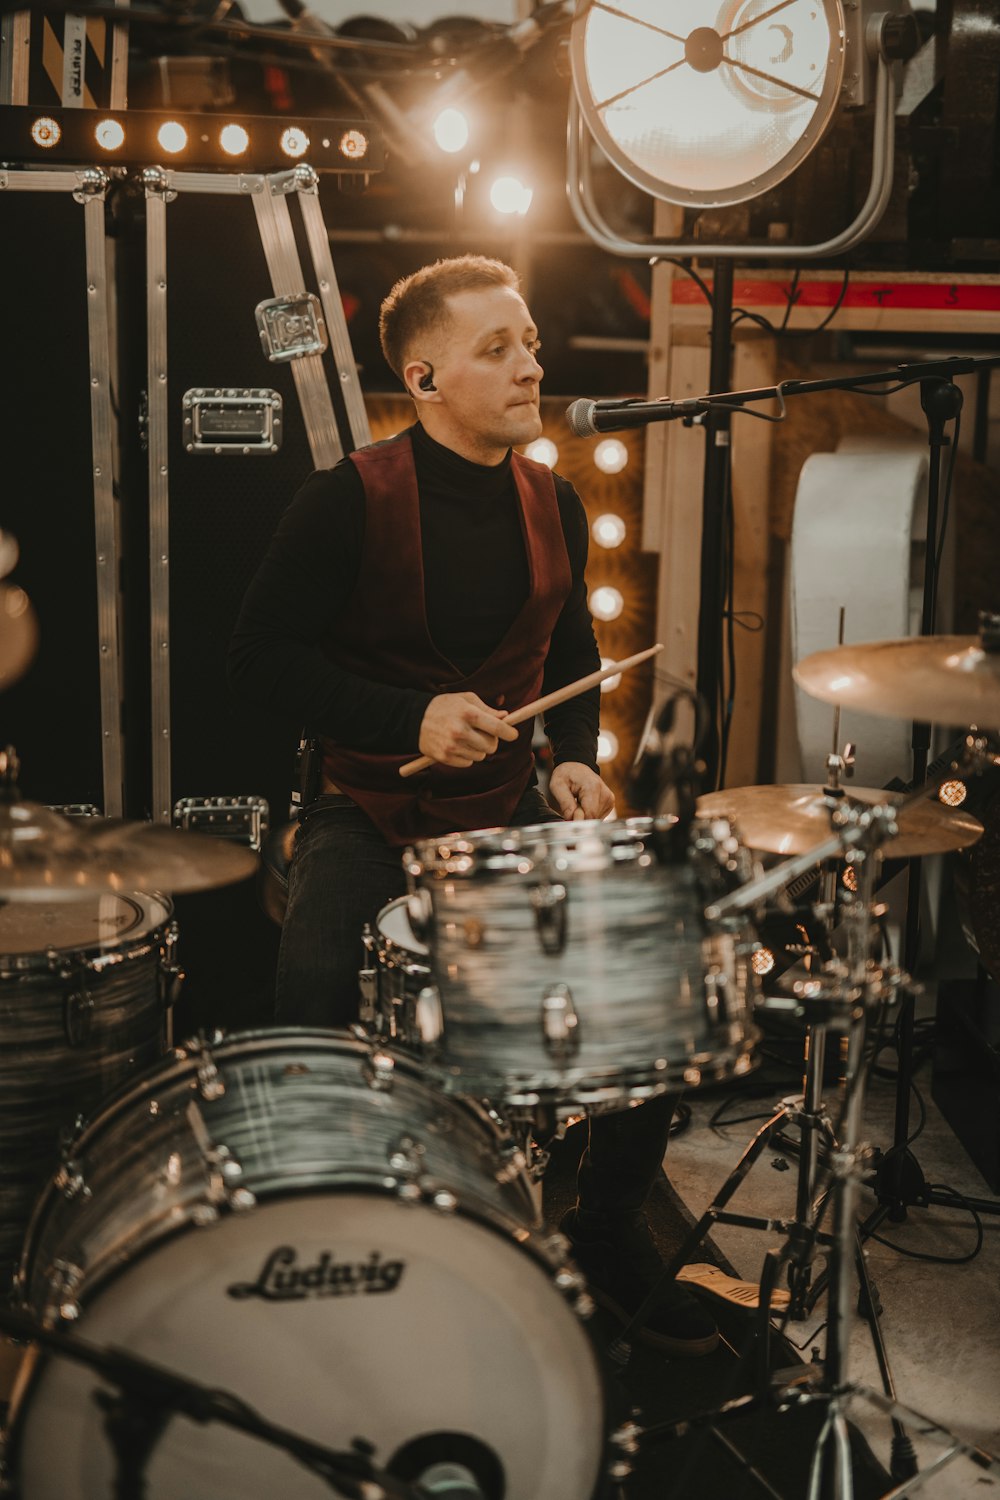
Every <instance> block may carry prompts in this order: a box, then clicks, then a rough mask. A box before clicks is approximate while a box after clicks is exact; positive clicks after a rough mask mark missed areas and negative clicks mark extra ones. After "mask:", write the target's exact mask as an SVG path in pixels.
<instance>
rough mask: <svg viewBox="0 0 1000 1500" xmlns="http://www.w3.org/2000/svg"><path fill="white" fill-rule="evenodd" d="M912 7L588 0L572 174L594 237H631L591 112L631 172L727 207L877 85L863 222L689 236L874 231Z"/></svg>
mask: <svg viewBox="0 0 1000 1500" xmlns="http://www.w3.org/2000/svg"><path fill="white" fill-rule="evenodd" d="M915 46H916V27H915V22H914V20H913V17H912V16H911V15H910V13H909V9H908V7H906V8H902V7H900V6H899V5H896V4H889V5H886V4H884V3H883V4H881V5H878V6H876V0H861V3H859V4H853V5H851V6H850V7H847V6H845V5H844V4H842V3H841V0H725V3H722V4H718V3H716V0H711V3H706V0H675V3H673V4H671V5H669V6H664V5H662V4H661V3H659V0H583V3H582V4H581V5H580V6H579V8H578V10H577V13H576V17H575V19H574V22H573V28H572V35H571V42H570V53H571V58H572V67H573V82H574V93H573V98H572V100H571V105H570V131H569V135H570V162H569V167H570V170H569V188H570V198H571V202H572V204H573V208H574V211H575V212H576V214H577V217H578V219H580V221H581V223H582V224H583V227H584V228H585V229H586V230H587V232H588V234H590V235H591V237H592V238H594V239H596V240H597V241H598V243H601V244H603V245H604V246H605V248H607V249H610V250H613V251H615V252H616V253H618V254H636V255H649V254H651V253H655V252H656V250H657V248H658V247H657V246H652V245H650V244H648V243H647V244H642V245H640V244H638V243H637V242H633V241H628V240H622V239H621V238H619V237H618V236H616V235H615V234H614V232H613V231H612V230H611V229H609V227H608V225H607V224H606V223H605V221H604V220H603V218H602V216H601V213H600V210H599V209H598V208H597V205H596V203H595V200H594V195H593V186H592V181H591V176H590V163H589V157H590V152H589V151H588V149H587V147H586V143H585V141H584V139H583V135H584V126H586V128H587V129H589V131H590V134H591V136H592V137H593V140H594V141H595V142H596V143H597V145H598V146H599V147H600V149H601V151H602V152H603V153H604V155H605V156H606V157H607V158H608V160H609V161H610V162H611V163H612V164H613V165H614V166H615V167H616V168H617V170H618V171H619V172H620V173H621V174H622V175H623V176H624V177H627V178H628V179H629V181H630V182H633V183H635V184H636V186H637V187H640V188H642V189H643V190H644V191H645V192H647V193H650V194H651V195H652V196H653V197H656V198H662V199H664V200H665V201H666V202H668V203H676V204H679V205H682V206H684V207H687V208H708V207H726V206H729V205H732V204H736V203H743V202H745V201H747V200H748V199H751V198H756V197H758V196H760V194H762V193H764V192H766V191H768V190H769V189H771V188H773V187H774V186H775V184H777V183H779V182H781V181H782V180H783V179H784V178H785V177H787V176H788V175H789V174H790V173H791V172H793V171H794V170H795V168H796V167H797V166H799V165H800V163H801V162H802V161H804V159H805V158H806V157H807V156H808V155H809V153H810V152H811V151H813V150H814V149H815V147H816V146H817V144H818V143H819V141H820V140H821V139H822V136H823V134H824V132H825V131H826V130H827V128H828V127H829V126H830V124H831V123H832V122H833V120H834V118H835V116H836V114H837V112H838V110H839V109H840V108H842V107H848V106H853V107H858V106H862V105H865V104H867V103H869V101H870V100H871V99H872V98H874V115H875V119H874V130H873V140H872V174H871V182H870V188H869V193H868V196H867V199H866V201H865V204H864V205H863V207H862V209H861V210H860V211H859V213H858V215H857V217H856V219H855V220H854V222H853V223H852V224H851V225H849V226H848V227H847V229H845V230H844V231H843V233H842V234H840V235H838V237H837V238H836V239H835V240H831V241H828V242H827V243H825V244H822V245H810V246H802V245H795V246H790V245H780V244H777V245H776V244H775V243H773V242H769V243H767V244H766V245H762V246H757V247H754V246H748V245H745V244H744V245H737V244H733V243H728V244H725V245H708V244H705V243H704V242H701V241H699V242H698V243H697V244H694V245H691V246H690V247H688V246H680V245H679V244H677V243H671V244H670V246H669V250H670V252H671V253H674V254H676V253H677V251H678V249H684V250H688V249H689V250H690V251H691V252H692V253H693V252H694V251H695V250H697V251H698V252H699V253H700V254H702V255H737V254H738V255H739V256H740V257H741V258H742V257H745V256H747V255H748V254H749V255H752V254H754V253H757V254H761V255H766V256H767V257H768V258H774V257H776V256H784V257H795V258H796V259H801V258H802V257H804V256H819V255H823V256H829V255H831V254H836V253H838V252H840V251H843V250H845V249H848V248H849V247H850V246H851V245H853V244H856V243H857V242H858V241H859V240H860V239H862V238H863V237H864V236H865V235H866V234H868V233H869V232H870V231H871V230H872V229H873V228H874V226H875V224H876V223H877V222H878V220H879V218H880V217H881V215H882V214H883V213H884V211H885V207H886V204H887V203H888V200H889V193H890V191H891V187H892V166H893V162H892V147H893V123H894V117H895V106H896V97H897V81H896V79H895V76H894V62H895V61H896V60H898V59H902V58H906V57H909V56H910V55H912V52H913V51H914V50H915Z"/></svg>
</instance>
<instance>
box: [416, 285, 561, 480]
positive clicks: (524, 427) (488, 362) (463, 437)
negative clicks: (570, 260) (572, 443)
mask: <svg viewBox="0 0 1000 1500" xmlns="http://www.w3.org/2000/svg"><path fill="white" fill-rule="evenodd" d="M448 306H449V309H450V311H451V318H450V320H449V322H448V324H447V326H446V327H445V328H444V329H442V330H441V332H440V333H438V334H436V335H434V337H433V338H432V339H431V340H430V347H429V348H428V351H427V353H426V355H425V356H424V357H425V358H426V361H427V363H429V364H432V365H433V367H434V377H433V378H434V385H435V387H436V392H435V393H434V394H435V395H436V397H437V400H436V401H432V402H430V403H427V404H424V403H421V404H420V405H419V406H418V412H419V414H420V417H421V420H422V421H423V423H424V425H425V427H426V428H427V430H428V431H429V432H430V433H431V436H432V437H435V438H436V439H437V440H438V441H439V442H443V443H445V444H447V446H449V447H451V448H454V449H455V451H456V452H458V453H461V454H462V455H463V456H464V457H466V458H470V459H472V460H473V462H475V463H486V464H493V463H499V462H500V461H501V459H502V458H503V457H504V455H505V453H506V452H507V449H508V448H512V447H517V446H519V445H520V444H522V443H530V442H531V441H532V440H533V439H534V438H536V437H538V436H539V434H540V433H541V430H542V420H541V416H540V415H539V410H538V398H539V386H540V383H541V379H542V367H541V365H540V364H539V363H538V360H537V358H536V357H535V356H536V354H537V351H538V349H539V341H538V330H537V329H536V327H535V325H534V323H533V322H532V319H531V314H530V313H529V312H528V309H527V307H526V306H525V304H524V301H523V299H522V298H521V296H520V295H519V294H518V293H517V292H515V291H514V290H513V288H511V287H505V286H498V287H485V288H483V290H481V291H475V292H460V293H458V294H457V295H456V296H453V297H449V298H448Z"/></svg>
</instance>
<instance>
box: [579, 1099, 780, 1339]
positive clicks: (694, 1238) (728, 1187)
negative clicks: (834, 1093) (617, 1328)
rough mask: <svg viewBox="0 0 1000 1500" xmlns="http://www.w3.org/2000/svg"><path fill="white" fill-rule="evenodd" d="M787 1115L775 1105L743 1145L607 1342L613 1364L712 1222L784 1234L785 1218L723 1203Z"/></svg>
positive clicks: (743, 1177)
mask: <svg viewBox="0 0 1000 1500" xmlns="http://www.w3.org/2000/svg"><path fill="white" fill-rule="evenodd" d="M791 1115H792V1111H791V1109H790V1108H789V1106H788V1105H787V1104H781V1105H779V1107H778V1109H777V1110H776V1111H775V1113H774V1114H773V1115H772V1116H771V1118H770V1119H769V1120H767V1121H765V1123H764V1124H763V1125H762V1126H761V1127H760V1129H759V1130H758V1131H757V1132H756V1134H755V1135H754V1136H753V1137H752V1139H751V1141H750V1144H749V1145H748V1146H747V1147H746V1149H745V1151H744V1152H743V1155H742V1156H741V1157H740V1159H739V1161H738V1162H737V1163H736V1165H735V1167H734V1168H733V1169H732V1171H731V1172H730V1174H729V1176H728V1177H727V1178H726V1180H725V1181H724V1182H723V1184H722V1186H721V1188H720V1189H719V1190H718V1192H717V1193H716V1195H715V1197H714V1198H713V1200H712V1202H711V1203H710V1204H709V1206H708V1208H707V1209H706V1210H705V1212H704V1213H703V1214H702V1216H701V1218H700V1219H699V1220H698V1222H697V1223H696V1224H695V1225H694V1227H693V1228H692V1229H691V1231H690V1233H689V1234H688V1236H687V1238H686V1239H685V1241H684V1242H683V1244H682V1245H681V1247H680V1249H679V1250H678V1251H677V1252H676V1254H675V1255H674V1256H673V1258H672V1259H671V1260H670V1261H668V1263H667V1264H666V1266H665V1267H664V1270H663V1274H662V1276H661V1277H660V1280H659V1281H658V1282H657V1283H656V1284H655V1285H654V1286H653V1287H652V1289H651V1290H650V1292H649V1294H648V1296H647V1297H646V1298H645V1299H644V1301H643V1302H642V1303H641V1304H640V1306H639V1307H638V1308H637V1309H636V1311H635V1313H634V1315H633V1316H632V1318H630V1320H629V1322H628V1323H627V1324H626V1326H625V1328H624V1329H623V1330H622V1332H621V1333H620V1334H619V1335H618V1336H617V1337H616V1338H615V1339H613V1340H612V1342H611V1343H610V1344H609V1346H608V1353H609V1355H610V1356H611V1358H612V1359H613V1360H615V1362H616V1363H618V1364H621V1365H626V1364H627V1363H628V1361H629V1358H630V1355H631V1340H632V1337H633V1335H634V1334H635V1332H636V1330H637V1329H638V1328H640V1327H641V1326H642V1324H643V1323H644V1322H645V1320H646V1318H647V1317H648V1315H649V1313H650V1312H651V1311H652V1309H653V1308H654V1307H655V1306H656V1304H657V1302H658V1300H659V1298H660V1296H661V1294H662V1291H663V1290H665V1288H666V1287H667V1285H668V1284H669V1283H670V1282H671V1281H672V1280H673V1279H674V1277H675V1276H676V1275H677V1272H678V1271H679V1270H680V1269H681V1267H682V1266H683V1265H685V1264H686V1263H687V1262H688V1261H689V1260H690V1259H691V1256H692V1255H693V1254H694V1252H695V1250H696V1249H697V1248H698V1246H699V1245H700V1244H701V1242H702V1240H703V1239H704V1238H705V1235H706V1234H707V1233H708V1231H709V1230H710V1229H711V1227H712V1225H713V1224H739V1225H742V1226H743V1227H746V1228H760V1229H767V1230H770V1231H771V1232H774V1231H777V1232H779V1233H782V1232H785V1233H787V1231H788V1229H789V1228H790V1225H789V1224H788V1223H787V1221H785V1220H779V1219H766V1218H758V1217H754V1218H750V1217H748V1216H747V1215H745V1214H730V1213H728V1212H726V1205H727V1204H728V1202H729V1200H730V1199H731V1198H732V1197H733V1195H734V1193H735V1192H736V1191H737V1189H738V1188H739V1187H740V1185H741V1184H742V1182H743V1181H744V1180H745V1178H746V1177H747V1175H748V1173H749V1172H750V1169H751V1168H752V1167H753V1165H754V1163H755V1162H756V1161H757V1159H758V1157H759V1156H760V1155H761V1153H762V1152H763V1151H764V1150H765V1149H766V1147H767V1146H768V1145H769V1144H770V1142H771V1139H772V1137H773V1136H774V1133H775V1131H776V1130H777V1129H778V1127H779V1126H780V1125H781V1124H782V1123H783V1122H784V1121H785V1120H787V1119H789V1118H791Z"/></svg>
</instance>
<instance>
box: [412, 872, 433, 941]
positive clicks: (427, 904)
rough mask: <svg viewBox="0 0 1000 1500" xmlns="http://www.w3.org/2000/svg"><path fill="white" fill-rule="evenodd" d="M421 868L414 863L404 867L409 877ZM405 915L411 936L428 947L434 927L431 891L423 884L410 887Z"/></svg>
mask: <svg viewBox="0 0 1000 1500" xmlns="http://www.w3.org/2000/svg"><path fill="white" fill-rule="evenodd" d="M421 870H422V867H421V866H420V865H419V864H416V863H414V864H410V865H407V867H406V872H407V874H408V875H409V876H410V877H411V879H413V878H415V877H416V876H418V875H420V873H421ZM406 915H407V917H408V918H409V921H410V927H411V929H412V931H413V936H414V937H415V938H419V940H420V942H422V943H426V944H427V946H428V947H430V946H431V938H432V935H433V927H434V907H433V904H432V902H431V893H430V891H429V890H427V888H426V887H425V886H418V887H416V888H415V889H412V888H411V890H410V892H409V894H408V896H407V898H406Z"/></svg>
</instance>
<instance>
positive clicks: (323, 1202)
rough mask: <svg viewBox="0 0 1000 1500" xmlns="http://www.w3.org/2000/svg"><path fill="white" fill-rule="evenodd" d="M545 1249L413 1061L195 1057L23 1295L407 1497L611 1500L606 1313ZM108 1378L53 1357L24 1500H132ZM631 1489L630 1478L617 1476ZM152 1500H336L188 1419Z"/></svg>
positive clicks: (144, 1111)
mask: <svg viewBox="0 0 1000 1500" xmlns="http://www.w3.org/2000/svg"><path fill="white" fill-rule="evenodd" d="M564 1255H565V1242H564V1241H561V1240H560V1238H559V1237H558V1236H556V1237H554V1238H549V1239H546V1238H544V1237H542V1236H540V1235H539V1234H538V1233H537V1232H536V1231H535V1228H534V1202H533V1197H532V1192H531V1188H530V1184H529V1182H528V1179H527V1177H526V1175H525V1173H524V1170H523V1161H522V1158H521V1156H520V1153H519V1152H518V1150H517V1148H516V1147H515V1146H514V1145H513V1143H512V1142H510V1141H509V1140H508V1139H506V1138H505V1137H504V1136H503V1135H502V1133H501V1131H500V1130H499V1129H498V1128H497V1126H496V1124H495V1123H494V1121H493V1119H492V1117H490V1116H489V1115H488V1114H487V1113H486V1112H485V1111H484V1110H482V1109H480V1108H479V1107H478V1106H476V1105H475V1104H473V1103H470V1102H468V1101H465V1100H458V1099H450V1098H446V1097H444V1096H442V1095H440V1094H438V1093H436V1092H434V1091H433V1090H432V1089H431V1088H429V1087H428V1086H427V1084H426V1083H425V1082H424V1079H423V1076H422V1074H421V1072H420V1069H419V1068H418V1067H417V1065H416V1064H414V1063H413V1062H412V1061H407V1060H406V1059H403V1058H398V1057H397V1058H393V1057H392V1056H391V1055H390V1054H388V1053H387V1052H384V1051H379V1050H377V1049H375V1050H373V1049H372V1048H371V1047H370V1046H368V1045H366V1044H364V1043H362V1042H361V1041H358V1040H355V1039H354V1038H351V1037H347V1036H345V1035H341V1034H338V1033H334V1032H319V1031H316V1032H311V1031H292V1030H284V1031H272V1032H260V1033H246V1034H244V1035H239V1036H233V1037H231V1038H229V1039H228V1040H225V1041H222V1040H221V1039H216V1040H213V1042H212V1043H211V1044H204V1043H188V1044H186V1045H185V1046H184V1047H182V1048H180V1049H178V1050H177V1051H175V1053H174V1054H173V1057H172V1059H170V1060H165V1062H164V1063H163V1064H162V1065H161V1066H159V1067H158V1068H157V1069H155V1070H153V1071H151V1072H149V1073H147V1074H146V1075H145V1076H144V1078H142V1079H140V1080H138V1081H137V1082H136V1083H135V1084H134V1085H133V1086H132V1087H131V1088H130V1089H129V1090H128V1091H127V1092H124V1093H122V1094H121V1095H119V1096H118V1098H117V1099H116V1100H115V1101H113V1102H112V1104H111V1105H109V1107H108V1108H107V1109H106V1110H105V1112H104V1113H103V1114H102V1115H101V1116H99V1117H98V1118H97V1119H96V1120H95V1122H94V1124H93V1125H92V1126H91V1127H90V1128H89V1129H88V1130H87V1131H86V1132H85V1133H84V1134H83V1136H82V1137H81V1138H80V1140H79V1141H78V1143H77V1145H76V1149H75V1151H74V1154H73V1159H72V1161H71V1162H70V1163H68V1164H67V1167H66V1169H65V1170H64V1172H63V1173H62V1174H61V1176H60V1178H59V1179H56V1180H55V1181H54V1182H53V1183H52V1184H51V1185H50V1187H49V1189H48V1190H47V1192H46V1194H45V1196H44V1197H43V1198H42V1200H41V1201H40V1203H39V1206H38V1210H37V1212H36V1215H35V1218H34V1221H33V1223H32V1227H31V1230H30V1233H29V1238H28V1244H27V1249H26V1252H25V1259H24V1262H23V1265H22V1273H21V1279H22V1295H23V1300H24V1301H25V1302H26V1303H27V1305H28V1306H29V1307H30V1308H31V1309H32V1310H33V1311H34V1312H35V1313H36V1314H37V1315H38V1316H40V1317H43V1318H44V1319H46V1320H47V1321H49V1322H58V1321H60V1320H62V1321H66V1320H75V1319H76V1318H79V1329H80V1332H81V1334H82V1335H84V1336H85V1337H86V1338H87V1339H88V1340H89V1341H90V1342H92V1343H96V1344H101V1345H114V1346H117V1347H119V1348H121V1349H124V1350H127V1351H128V1352H129V1353H132V1354H135V1355H139V1356H141V1357H143V1358H145V1359H148V1360H151V1361H154V1362H155V1363H156V1364H158V1365H160V1366H164V1367H166V1368H167V1369H169V1370H171V1371H173V1372H175V1373H177V1374H180V1375H184V1376H187V1377H189V1378H190V1379H192V1380H196V1381H198V1382H200V1383H202V1384H206V1385H209V1386H213V1387H218V1388H221V1389H224V1390H226V1391H229V1392H232V1393H234V1394H235V1395H236V1396H237V1397H238V1398H239V1399H240V1400H242V1401H245V1402H248V1403H249V1404H250V1405H251V1406H252V1407H254V1408H255V1409H256V1410H257V1411H258V1412H259V1413H260V1414H261V1415H262V1416H264V1417H265V1418H266V1419H267V1420H268V1421H270V1422H274V1423H277V1424H279V1425H281V1426H284V1427H287V1428H289V1429H291V1430H292V1431H294V1432H296V1433H298V1434H301V1435H303V1436H305V1437H307V1438H311V1439H313V1440H315V1441H317V1442H320V1443H322V1444H324V1445H325V1446H327V1447H329V1448H333V1449H338V1450H344V1449H348V1448H350V1446H351V1444H352V1442H353V1441H354V1440H355V1439H356V1438H362V1439H367V1440H368V1441H369V1442H370V1443H371V1444H372V1445H373V1447H374V1455H373V1462H374V1463H375V1465H376V1466H377V1467H380V1468H383V1469H384V1468H388V1469H389V1470H390V1472H392V1473H394V1474H396V1475H397V1476H398V1477H399V1478H400V1479H406V1480H408V1481H410V1482H413V1483H417V1482H419V1480H420V1478H421V1476H422V1475H425V1474H428V1473H431V1474H433V1472H434V1470H435V1469H437V1470H438V1472H441V1471H442V1470H445V1471H446V1469H447V1466H448V1465H461V1466H463V1468H464V1470H466V1471H467V1472H468V1474H469V1475H471V1476H473V1477H474V1479H475V1482H476V1483H477V1484H478V1485H479V1488H480V1489H481V1491H482V1493H483V1495H484V1496H486V1497H487V1500H542V1497H545V1500H584V1497H589V1496H597V1495H600V1494H604V1493H605V1492H606V1486H607V1484H608V1480H607V1479H606V1478H605V1470H606V1468H607V1463H606V1461H605V1454H606V1452H607V1451H608V1445H607V1442H606V1426H607V1424H606V1420H605V1404H604V1397H603V1386H602V1380H601V1376H600V1371H599V1367H598V1365H597V1362H596V1359H595V1355H594V1353H593V1349H592V1347H591V1344H590V1341H589V1339H588V1336H587V1334H586V1332H585V1330H584V1329H583V1327H582V1326H581V1316H585V1315H586V1313H587V1312H588V1311H589V1299H588V1298H587V1296H586V1294H585V1292H584V1291H583V1289H582V1281H581V1279H580V1277H579V1276H578V1274H577V1273H575V1272H574V1271H573V1270H572V1268H571V1267H569V1266H568V1265H567V1264H566V1263H565V1259H564ZM97 1385H98V1377H96V1376H94V1375H93V1374H91V1373H90V1372H89V1371H86V1370H84V1369H82V1368H80V1367H78V1366H75V1365H72V1364H70V1363H69V1362H68V1361H61V1360H58V1359H41V1358H40V1359H39V1360H38V1363H37V1365H36V1367H35V1368H34V1369H33V1371H32V1372H31V1373H30V1374H29V1375H28V1376H27V1378H26V1379H24V1380H23V1381H22V1388H21V1390H19V1392H18V1393H17V1395H16V1397H15V1402H14V1410H13V1414H12V1415H13V1421H12V1428H13V1440H12V1448H11V1461H12V1467H13V1470H14V1473H15V1476H16V1480H17V1483H18V1484H19V1486H20V1494H21V1496H22V1500H93V1497H94V1496H97V1495H107V1494H112V1493H114V1492H115V1491H114V1477H115V1466H114V1462H113V1458H112V1455H111V1452H110V1450H109V1445H108V1442H107V1439H106V1437H105V1435H104V1431H103V1428H102V1421H101V1414H100V1411H99V1409H98V1407H97V1406H96V1404H95V1400H94V1391H95V1388H96V1387H97ZM615 1472H616V1476H617V1474H619V1473H620V1472H621V1470H620V1467H616V1471H615ZM144 1493H145V1494H146V1495H147V1497H148V1500H255V1497H260V1500H263V1497H265V1496H266V1497H268V1500H273V1497H275V1496H291V1495H294V1496H296V1500H309V1497H313V1496H315V1497H317V1500H319V1497H321V1496H323V1497H328V1496H329V1493H330V1490H329V1486H328V1485H327V1484H326V1483H324V1481H323V1480H321V1479H320V1478H318V1477H316V1476H314V1475H313V1474H311V1473H310V1472H308V1471H307V1470H306V1469H304V1468H302V1467H301V1466H300V1465H299V1464H297V1463H296V1462H295V1461H293V1460H292V1459H291V1458H290V1457H289V1456H288V1455H286V1454H284V1453H282V1452H280V1451H278V1450H277V1449H274V1448H271V1447H269V1446H267V1445H265V1444H263V1443H261V1442H259V1441H256V1440H254V1439H251V1438H249V1437H246V1436H244V1435H243V1434H240V1433H236V1432H235V1431H233V1430H232V1429H229V1428H223V1427H220V1426H207V1427H201V1426H199V1425H197V1424H195V1423H192V1422H190V1421H188V1419H186V1418H181V1417H175V1418H174V1419H173V1420H172V1421H171V1422H170V1423H169V1425H168V1426H167V1428H166V1431H165V1432H164V1434H163V1436H162V1437H161V1438H160V1440H159V1442H158V1443H157V1445H156V1448H155V1451H154V1453H153V1455H152V1458H151V1460H150V1462H149V1464H148V1467H147V1471H146V1489H145V1491H144Z"/></svg>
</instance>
